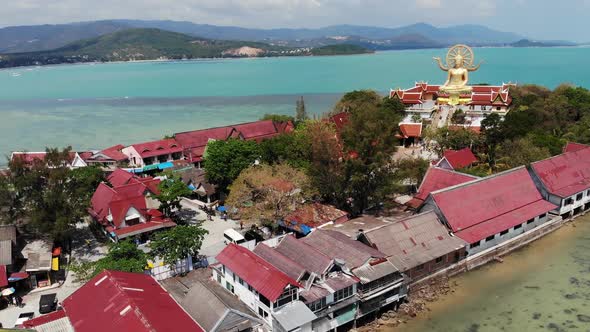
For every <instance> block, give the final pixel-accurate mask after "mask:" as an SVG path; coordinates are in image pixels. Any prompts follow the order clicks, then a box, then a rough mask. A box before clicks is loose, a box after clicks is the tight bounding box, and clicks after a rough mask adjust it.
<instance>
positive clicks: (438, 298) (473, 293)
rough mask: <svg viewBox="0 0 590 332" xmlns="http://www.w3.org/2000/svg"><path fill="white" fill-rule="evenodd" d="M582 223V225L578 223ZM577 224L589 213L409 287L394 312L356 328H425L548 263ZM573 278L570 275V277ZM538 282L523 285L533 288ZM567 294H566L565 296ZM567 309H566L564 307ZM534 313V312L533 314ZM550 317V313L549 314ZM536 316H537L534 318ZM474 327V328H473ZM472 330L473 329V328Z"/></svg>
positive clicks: (588, 222) (407, 331) (385, 331)
mask: <svg viewBox="0 0 590 332" xmlns="http://www.w3.org/2000/svg"><path fill="white" fill-rule="evenodd" d="M580 223H583V224H582V225H579V224H580ZM577 227H584V228H588V227H590V214H586V215H584V216H580V217H578V218H575V219H574V220H570V221H568V222H567V223H565V224H563V225H562V226H561V227H560V228H559V229H557V230H555V231H553V232H551V233H549V234H546V235H545V236H543V237H541V238H539V239H537V240H536V241H533V242H531V243H530V244H528V245H526V246H523V247H521V248H519V249H517V250H514V251H513V252H511V253H509V254H507V255H505V256H503V257H502V258H503V261H502V262H497V261H492V262H490V263H488V264H485V265H482V266H480V267H478V268H476V269H474V270H470V271H467V272H465V273H460V274H458V275H455V276H452V277H450V278H447V277H439V278H436V279H434V280H430V281H429V282H427V283H426V284H424V285H421V286H418V287H416V288H411V293H410V296H409V301H408V302H407V303H404V304H402V305H401V306H400V308H399V310H398V311H397V312H395V311H393V310H389V311H385V312H383V313H381V314H380V315H378V316H377V317H375V319H374V320H373V321H371V322H367V323H366V324H365V325H363V326H359V327H358V328H357V331H358V332H370V331H378V332H398V331H400V332H401V331H404V332H418V331H425V330H428V327H429V325H430V324H436V321H437V320H438V319H441V317H451V316H452V315H454V314H455V313H454V311H455V310H463V308H461V309H458V308H460V307H461V306H467V307H469V306H470V305H472V303H470V302H476V300H475V299H478V298H488V297H490V298H493V297H497V295H495V293H494V292H495V291H497V286H498V284H499V285H502V286H514V284H518V283H520V282H522V281H523V280H525V281H526V280H527V277H528V275H529V274H537V273H539V271H542V269H543V268H544V267H545V266H546V265H547V262H546V261H545V260H544V259H545V258H547V256H548V255H545V254H544V253H543V250H539V249H541V248H543V249H547V248H550V249H553V250H550V252H552V253H553V254H555V255H556V253H560V252H563V251H566V250H567V245H568V244H569V242H570V241H571V240H572V239H575V238H576V237H578V236H580V234H579V233H578V231H579V230H578V229H577ZM571 279H572V278H570V280H571ZM541 287H543V286H540V285H537V284H534V285H525V286H524V288H526V289H528V290H531V291H536V290H539V289H541ZM565 297H566V298H568V295H566V296H565ZM566 312H567V310H566ZM536 315H537V313H535V314H533V317H535V316H536ZM549 318H551V317H549ZM533 319H537V318H533ZM474 325H477V324H474ZM476 330H477V329H476ZM476 330H474V331H476Z"/></svg>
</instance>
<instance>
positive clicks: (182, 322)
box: [63, 271, 203, 332]
mask: <svg viewBox="0 0 590 332" xmlns="http://www.w3.org/2000/svg"><path fill="white" fill-rule="evenodd" d="M63 307H64V310H65V312H66V315H67V316H68V318H69V319H70V322H71V323H72V326H73V327H74V329H75V330H76V331H84V332H103V331H109V332H127V331H134V332H141V331H146V332H148V331H149V332H153V331H158V332H176V331H196V332H200V331H203V329H202V328H201V327H200V326H199V325H198V324H197V323H196V322H195V321H194V320H193V319H192V318H191V317H190V316H189V315H188V314H187V313H186V312H185V311H184V310H183V309H182V308H181V307H180V305H179V304H178V303H176V302H175V301H174V299H173V298H172V297H171V296H170V294H168V293H167V292H166V290H165V289H164V288H162V287H161V286H160V284H158V282H157V281H156V280H155V279H154V278H152V277H151V276H149V275H146V274H143V273H127V272H119V271H104V272H102V273H100V274H99V275H97V276H96V277H94V278H92V279H91V280H90V281H89V282H87V283H86V284H85V285H84V286H82V287H81V288H79V289H78V290H76V291H75V292H74V293H73V294H72V295H70V296H69V297H67V298H66V299H65V300H64V301H63Z"/></svg>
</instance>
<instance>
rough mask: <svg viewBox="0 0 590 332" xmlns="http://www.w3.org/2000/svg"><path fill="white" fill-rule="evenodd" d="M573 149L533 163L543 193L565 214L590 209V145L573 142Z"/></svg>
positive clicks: (536, 180) (535, 178)
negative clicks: (584, 145)
mask: <svg viewBox="0 0 590 332" xmlns="http://www.w3.org/2000/svg"><path fill="white" fill-rule="evenodd" d="M569 151H570V152H565V153H562V154H560V155H557V156H554V157H551V158H548V159H545V160H541V161H537V162H534V163H532V164H531V166H530V173H531V176H532V177H533V179H534V180H535V183H536V184H537V186H538V188H539V190H540V191H541V194H542V195H543V197H545V199H547V200H549V201H550V202H552V203H553V204H555V205H557V208H556V212H557V213H559V214H560V215H562V216H563V217H568V216H570V215H572V214H573V215H577V214H580V213H581V212H584V211H586V210H588V209H590V147H586V148H583V146H582V145H581V144H578V145H576V146H572V145H570V148H569Z"/></svg>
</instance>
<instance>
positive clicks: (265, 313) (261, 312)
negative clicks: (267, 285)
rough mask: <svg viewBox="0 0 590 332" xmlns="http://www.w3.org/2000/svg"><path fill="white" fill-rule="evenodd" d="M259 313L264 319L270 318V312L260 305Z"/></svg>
mask: <svg viewBox="0 0 590 332" xmlns="http://www.w3.org/2000/svg"><path fill="white" fill-rule="evenodd" d="M258 315H260V317H262V318H264V319H268V312H266V310H264V309H262V308H260V307H258Z"/></svg>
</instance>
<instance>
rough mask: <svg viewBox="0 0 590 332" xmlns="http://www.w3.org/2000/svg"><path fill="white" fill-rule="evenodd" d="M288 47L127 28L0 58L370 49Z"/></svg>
mask: <svg viewBox="0 0 590 332" xmlns="http://www.w3.org/2000/svg"><path fill="white" fill-rule="evenodd" d="M314 51H315V49H313V48H289V47H284V46H277V45H269V44H267V43H262V42H245V41H235V40H229V41H228V40H217V39H208V38H200V37H193V36H189V35H185V34H181V33H177V32H170V31H165V30H160V29H154V28H141V29H139V28H134V29H126V30H121V31H117V32H113V33H110V34H106V35H103V36H100V37H95V38H89V39H83V40H80V41H76V42H73V43H70V44H68V45H66V46H63V47H60V48H57V49H54V50H49V51H39V52H24V53H8V54H3V55H0V68H5V67H17V66H36V65H48V64H62V63H77V62H109V61H134V60H155V59H194V58H221V57H260V56H294V55H338V54H360V53H367V52H370V51H369V50H367V49H365V48H363V47H360V46H355V45H347V46H345V45H335V46H326V48H325V49H324V48H319V49H318V51H317V52H316V53H315V54H314V53H313V52H314Z"/></svg>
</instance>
